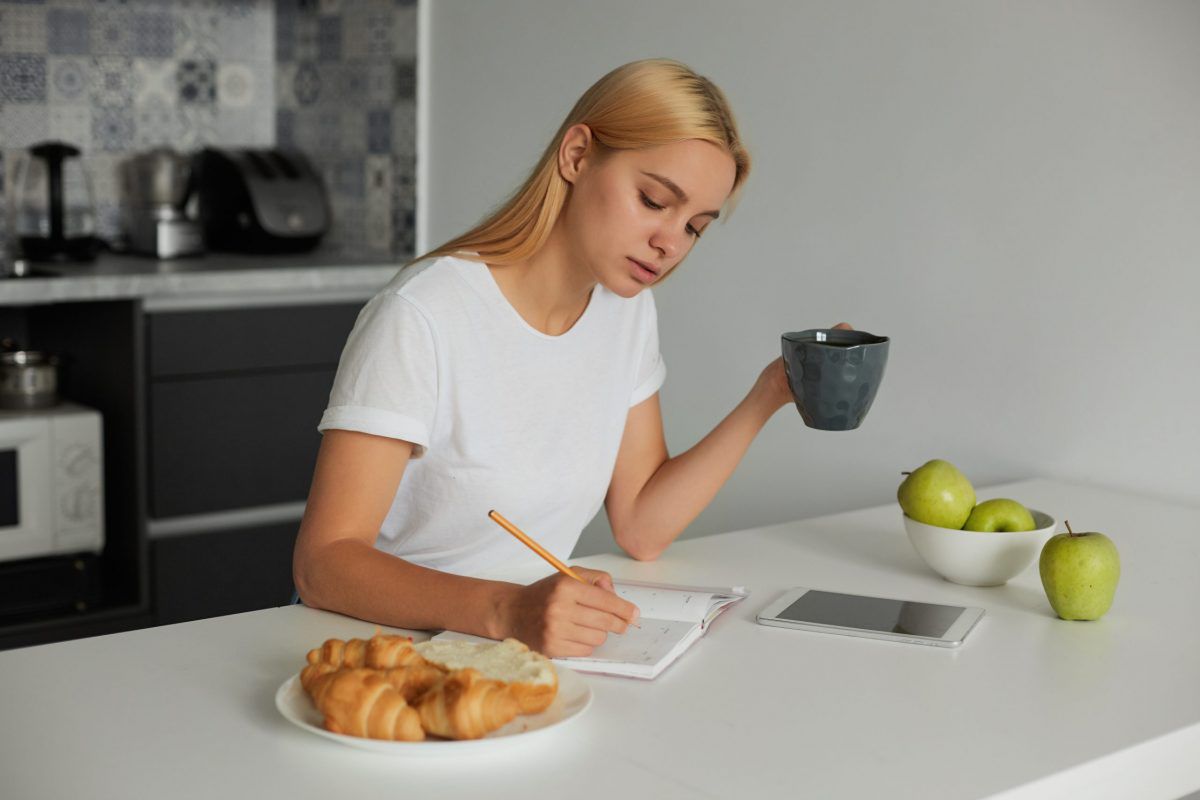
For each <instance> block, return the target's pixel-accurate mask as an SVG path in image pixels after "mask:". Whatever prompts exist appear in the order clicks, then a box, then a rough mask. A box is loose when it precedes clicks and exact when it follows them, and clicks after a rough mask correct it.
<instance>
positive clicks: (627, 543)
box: [615, 535, 666, 561]
mask: <svg viewBox="0 0 1200 800" xmlns="http://www.w3.org/2000/svg"><path fill="white" fill-rule="evenodd" d="M615 538H616V540H617V546H618V547H620V548H621V549H622V550H623V551H625V554H626V555H627V556H629V557H630V558H632V559H633V560H634V561H653V560H655V559H656V558H658V557H659V556H661V555H662V553H663V550H665V549H666V548H665V547H654V546H648V545H647V543H646V541H645V539H643V538H641V537H638V536H636V535H625V536H617V537H615Z"/></svg>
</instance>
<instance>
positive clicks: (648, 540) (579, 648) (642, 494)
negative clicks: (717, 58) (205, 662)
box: [294, 59, 791, 656]
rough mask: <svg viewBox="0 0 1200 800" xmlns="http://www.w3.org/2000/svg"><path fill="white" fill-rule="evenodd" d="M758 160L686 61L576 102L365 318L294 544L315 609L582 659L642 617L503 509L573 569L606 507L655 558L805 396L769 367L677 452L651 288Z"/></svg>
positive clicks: (630, 69)
mask: <svg viewBox="0 0 1200 800" xmlns="http://www.w3.org/2000/svg"><path fill="white" fill-rule="evenodd" d="M749 165H750V160H749V156H748V155H747V153H746V150H745V148H744V147H743V145H742V142H741V140H740V138H739V136H738V131H737V126H736V123H735V122H734V118H733V114H732V113H731V111H730V109H729V106H728V103H727V102H726V100H725V97H724V96H723V95H722V93H721V91H720V90H719V89H718V88H717V87H716V86H715V85H713V84H712V83H711V82H710V81H708V80H707V79H705V78H703V77H701V76H699V75H697V74H695V73H694V72H692V71H691V70H690V69H689V68H687V67H686V66H684V65H682V64H679V63H677V62H673V61H667V60H661V59H653V60H646V61H637V62H633V63H631V64H626V65H625V66H623V67H619V68H618V69H616V70H614V71H612V72H611V73H609V74H608V75H605V76H604V77H603V78H601V79H600V80H599V81H598V82H597V83H596V84H595V85H594V86H592V87H591V88H590V89H588V91H587V92H586V93H585V94H584V95H583V97H581V98H580V100H579V102H578V103H576V105H575V107H574V108H573V109H572V110H571V112H570V114H569V115H568V116H567V118H566V120H565V121H564V122H563V124H562V126H561V127H560V129H559V131H558V133H557V134H556V135H555V137H554V139H553V141H552V142H551V143H550V146H549V147H548V148H547V149H546V151H545V153H544V154H543V156H542V158H541V160H540V161H539V162H538V164H537V166H536V167H535V168H534V171H533V173H532V174H531V175H530V177H529V178H528V180H527V181H526V182H525V184H524V186H522V187H521V189H520V190H519V191H518V192H517V193H516V194H515V195H513V197H512V198H511V199H510V200H508V201H507V202H506V203H505V204H504V205H503V206H502V207H501V208H500V209H499V210H498V211H497V212H495V213H494V214H493V215H491V216H490V217H489V218H487V219H486V220H485V221H484V222H482V223H481V224H480V225H479V226H477V227H476V228H474V229H473V230H471V231H469V232H467V233H465V234H463V235H462V236H460V237H458V238H456V239H453V240H452V241H450V242H447V243H446V244H444V245H442V246H441V247H439V248H437V249H436V250H434V251H432V252H431V253H428V254H426V255H425V256H423V257H421V258H420V259H418V260H417V262H420V263H417V262H413V264H415V265H413V264H410V265H409V266H408V267H407V268H406V269H404V270H402V271H401V272H400V273H399V274H398V275H397V277H396V278H395V279H394V280H393V281H392V282H391V283H390V284H389V285H388V286H387V287H386V288H385V289H383V290H382V291H381V292H380V293H379V294H378V295H376V296H375V297H374V298H372V300H371V301H370V302H369V303H367V305H366V306H365V307H364V309H363V311H362V313H361V314H360V316H359V319H358V321H357V323H356V325H355V328H354V330H353V332H352V333H351V334H350V337H349V340H348V341H347V344H346V348H345V350H344V352H343V354H342V359H341V363H340V365H339V368H338V373H337V378H336V379H335V382H334V386H333V390H332V392H331V394H330V401H329V407H328V408H327V409H326V411H325V414H324V416H323V417H322V419H321V422H320V424H319V426H318V427H319V429H320V430H321V431H323V433H324V438H323V440H322V444H321V450H320V454H319V456H318V459H317V465H316V470H315V475H314V478H313V484H312V490H311V492H310V495H309V499H308V506H307V509H306V511H305V515H304V519H303V522H302V523H301V527H300V534H299V537H298V539H297V542H296V550H295V559H294V576H295V582H296V586H297V588H298V589H299V592H300V596H301V598H302V599H303V600H304V602H305V603H306V604H307V605H310V606H314V607H317V608H324V609H329V610H332V611H337V612H340V613H343V614H348V615H351V616H354V617H358V618H361V619H366V620H371V621H374V622H379V623H383V624H386V625H393V626H397V627H404V628H410V629H434V628H438V629H440V628H448V629H453V630H458V631H464V632H467V633H474V634H479V635H482V636H487V637H490V638H494V639H500V638H504V637H508V636H512V637H515V638H517V639H520V640H522V641H524V642H525V643H526V644H528V645H529V646H530V647H532V648H534V649H535V650H539V651H541V652H542V653H545V654H546V655H548V656H575V655H587V654H589V653H591V651H592V650H593V649H594V648H595V647H596V646H598V645H600V644H601V643H603V642H604V640H605V638H606V637H607V635H608V634H609V633H612V632H615V633H621V632H624V630H625V629H626V626H627V625H628V624H630V623H631V622H634V621H635V620H636V616H637V609H636V608H635V607H634V606H633V605H632V604H630V603H628V602H626V601H624V600H623V599H621V598H620V597H618V596H617V595H616V594H615V593H614V592H613V591H612V588H613V586H612V580H611V577H610V576H609V575H607V574H606V573H603V572H599V571H595V570H586V569H582V568H579V567H575V568H574V569H575V570H577V571H578V572H579V573H581V574H582V575H583V576H585V577H586V579H587V581H588V583H587V584H584V583H580V582H578V581H575V580H572V579H571V578H569V577H567V576H565V575H559V574H555V575H553V576H551V577H548V578H545V579H543V580H540V581H537V582H535V583H532V584H530V585H528V586H523V585H519V584H515V583H508V582H503V581H497V580H487V579H484V578H482V577H479V576H481V575H484V574H486V573H488V572H493V571H494V570H495V569H497V568H502V567H504V566H506V565H511V564H517V563H522V562H528V561H529V560H530V559H533V560H534V561H536V556H533V554H532V553H530V552H529V551H528V550H527V549H526V548H525V547H524V545H522V544H521V543H520V542H518V541H516V540H515V539H514V538H513V537H512V536H510V535H509V534H507V533H505V532H504V531H503V530H501V529H500V528H499V527H497V526H496V524H495V523H493V522H492V521H491V520H490V519H489V518H488V517H487V512H488V511H489V510H491V509H496V510H498V511H499V512H500V513H502V514H504V515H505V516H507V517H509V518H510V519H511V520H512V521H513V522H515V523H516V524H517V525H518V526H520V527H521V528H523V529H524V530H526V531H527V532H528V533H529V534H530V535H532V536H533V537H534V538H535V539H537V540H538V541H539V542H540V543H541V544H542V545H543V546H545V547H546V548H547V549H548V550H550V551H551V552H553V553H554V554H555V555H557V556H558V557H559V558H560V559H562V560H564V561H565V560H566V559H567V558H568V557H569V556H570V553H571V550H572V549H573V548H574V546H575V543H576V541H577V540H578V538H579V535H580V533H581V532H582V530H583V528H584V526H585V525H586V524H587V523H588V521H589V520H591V518H592V517H593V516H594V515H595V514H596V512H597V511H598V510H599V508H600V505H601V504H602V503H603V505H604V506H605V509H606V511H607V513H608V518H609V521H610V523H611V526H612V530H613V535H614V537H615V539H616V542H617V544H618V545H619V546H620V547H621V548H622V549H623V550H624V551H625V552H626V553H628V554H629V555H630V556H632V557H633V558H636V559H639V560H646V559H653V558H656V557H658V555H659V554H661V553H662V552H663V551H664V550H665V549H666V548H667V546H668V545H669V544H670V543H671V542H672V541H674V539H675V538H676V537H677V536H678V535H679V534H680V532H682V531H683V530H684V528H686V527H687V525H688V524H689V523H690V522H691V521H692V520H693V519H695V517H696V516H697V515H698V514H699V513H700V511H701V510H703V509H704V507H705V506H707V505H708V503H709V502H710V501H711V500H712V499H713V497H714V496H715V495H716V493H717V490H718V489H720V487H721V486H722V484H724V483H725V481H726V480H727V479H728V478H729V476H730V475H731V474H732V473H733V471H734V468H735V467H736V466H737V464H738V462H739V461H740V460H741V458H742V456H743V455H744V453H745V452H746V449H747V448H748V447H749V446H750V443H751V441H752V440H753V439H754V437H755V435H756V434H757V433H758V431H759V430H760V429H761V428H762V426H763V425H764V424H765V423H766V422H767V420H768V419H769V418H770V416H771V415H772V414H774V413H775V411H777V410H778V409H779V408H781V407H782V406H784V405H786V404H788V403H789V402H790V400H791V394H790V391H789V390H788V385H787V378H786V375H785V373H784V369H783V364H782V361H781V360H779V359H777V360H775V361H774V362H772V363H771V364H770V365H769V366H767V368H766V369H765V370H763V372H762V374H761V375H760V376H759V377H758V380H757V381H756V382H755V384H754V386H753V387H752V388H751V389H750V392H749V393H748V394H747V395H746V397H745V399H744V400H742V402H741V403H740V404H739V405H738V406H737V408H735V409H734V410H733V411H732V412H731V413H730V414H729V416H727V417H726V418H725V419H724V420H723V421H722V422H721V423H720V424H719V425H718V426H717V427H716V428H715V429H714V430H713V431H712V432H711V433H709V434H708V435H707V436H706V437H705V438H704V439H703V440H702V441H701V442H699V443H698V444H697V445H695V446H694V447H693V448H692V449H690V450H688V451H687V452H685V453H681V454H679V455H677V456H674V457H671V456H669V455H668V453H667V448H666V444H665V441H664V437H663V426H662V417H661V414H660V410H659V403H658V389H659V387H660V386H661V385H662V382H663V378H664V376H665V368H664V366H663V363H662V360H661V357H660V355H659V349H658V331H657V318H656V314H655V307H654V300H653V297H652V295H651V292H650V288H649V287H650V286H652V285H654V284H656V283H658V282H660V281H662V280H663V279H664V278H665V277H666V276H667V275H669V274H670V273H671V272H672V271H673V270H674V269H675V268H677V267H678V266H679V264H680V263H681V262H682V261H683V259H684V258H685V257H686V256H687V254H688V253H689V252H690V251H691V249H692V247H693V246H695V244H696V242H697V240H698V239H699V238H700V237H701V236H702V235H703V234H704V231H705V229H706V228H707V227H708V226H709V225H710V224H711V223H712V222H713V221H714V220H716V219H717V218H718V217H719V216H720V214H721V212H722V210H723V209H724V208H725V207H726V206H727V205H728V203H729V201H730V199H731V198H732V197H734V196H735V195H736V194H737V193H738V190H739V189H740V187H741V186H742V184H743V182H744V181H745V179H746V175H747V172H748V171H749Z"/></svg>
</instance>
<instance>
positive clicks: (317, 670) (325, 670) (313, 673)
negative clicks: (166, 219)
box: [300, 661, 341, 697]
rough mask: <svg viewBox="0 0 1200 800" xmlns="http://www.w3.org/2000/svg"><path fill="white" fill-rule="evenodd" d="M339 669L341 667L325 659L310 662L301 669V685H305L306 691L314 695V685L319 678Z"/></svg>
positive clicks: (310, 695)
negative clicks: (313, 662)
mask: <svg viewBox="0 0 1200 800" xmlns="http://www.w3.org/2000/svg"><path fill="white" fill-rule="evenodd" d="M339 669H341V667H335V666H334V665H333V664H328V663H326V662H324V661H318V662H317V663H315V664H309V665H308V666H306V667H305V668H304V669H302V670H300V685H301V686H303V687H304V691H306V692H308V696H309V697H312V693H313V685H314V684H315V683H316V682H317V680H318V679H319V678H321V677H323V676H325V675H328V674H329V673H331V672H337V671H338V670H339Z"/></svg>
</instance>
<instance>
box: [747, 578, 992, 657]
mask: <svg viewBox="0 0 1200 800" xmlns="http://www.w3.org/2000/svg"><path fill="white" fill-rule="evenodd" d="M982 616H983V609H982V608H973V607H971V606H946V605H940V604H937V603H919V602H915V601H913V600H892V599H890V598H886V597H868V596H866V595H861V594H842V593H841V592H827V591H822V590H819V589H805V588H800V587H797V588H795V589H789V590H788V591H786V592H784V594H783V596H782V597H780V598H779V599H777V600H776V601H775V602H773V603H771V604H770V605H769V606H767V607H766V608H764V609H763V610H762V611H760V612H759V614H758V621H759V623H760V624H762V625H777V626H779V627H782V628H801V629H803V630H808V631H819V632H821V633H838V634H842V635H845V636H865V637H867V638H869V639H890V640H892V641H896V642H911V643H914V644H930V645H934V646H936V647H957V646H958V645H960V644H962V641H963V639H964V638H966V636H967V632H968V631H970V630H971V628H973V627H974V626H975V623H976V622H978V621H979V618H980V617H982Z"/></svg>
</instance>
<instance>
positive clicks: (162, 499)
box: [150, 369, 335, 519]
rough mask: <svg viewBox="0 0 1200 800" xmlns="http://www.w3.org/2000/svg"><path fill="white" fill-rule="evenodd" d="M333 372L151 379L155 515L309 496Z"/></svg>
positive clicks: (318, 371) (259, 504) (194, 511)
mask: <svg viewBox="0 0 1200 800" xmlns="http://www.w3.org/2000/svg"><path fill="white" fill-rule="evenodd" d="M334 374H335V370H332V369H327V370H315V371H305V372H291V373H279V374H261V375H241V374H238V375H231V376H226V377H221V378H206V379H198V380H173V381H159V382H155V383H153V384H152V385H151V387H150V475H151V480H150V513H151V516H153V517H156V518H160V519H161V518H164V517H174V516H180V515H185V514H201V513H205V512H212V511H225V510H233V509H239V508H248V507H253V506H262V505H272V504H276V503H290V502H297V501H301V500H304V498H305V497H307V496H308V487H309V483H310V482H311V480H312V471H313V466H314V464H315V463H316V456H317V449H318V447H319V446H320V440H321V435H320V433H318V432H317V422H319V421H320V419H321V412H322V411H323V410H324V409H325V406H326V404H327V403H328V401H329V388H330V386H332V385H333V376H334Z"/></svg>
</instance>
